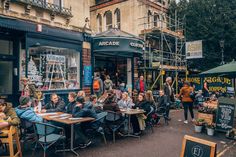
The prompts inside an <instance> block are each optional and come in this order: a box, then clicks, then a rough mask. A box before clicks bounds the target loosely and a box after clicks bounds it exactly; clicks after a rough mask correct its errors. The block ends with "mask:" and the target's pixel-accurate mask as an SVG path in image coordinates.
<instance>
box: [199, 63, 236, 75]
mask: <svg viewBox="0 0 236 157" xmlns="http://www.w3.org/2000/svg"><path fill="white" fill-rule="evenodd" d="M200 75H218V76H228V77H231V78H235V76H236V61H232V62H230V63H228V64H224V65H221V66H218V67H216V68H213V69H210V70H207V71H204V72H202V73H200Z"/></svg>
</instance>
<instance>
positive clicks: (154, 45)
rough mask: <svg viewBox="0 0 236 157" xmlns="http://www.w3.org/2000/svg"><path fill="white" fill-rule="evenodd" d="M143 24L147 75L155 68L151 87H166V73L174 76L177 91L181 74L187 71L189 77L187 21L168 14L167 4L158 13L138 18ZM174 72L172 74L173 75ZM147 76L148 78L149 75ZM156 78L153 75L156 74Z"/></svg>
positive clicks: (146, 4) (140, 23) (141, 25)
mask: <svg viewBox="0 0 236 157" xmlns="http://www.w3.org/2000/svg"><path fill="white" fill-rule="evenodd" d="M145 2H146V1H143V5H145V6H146V10H149V5H148V3H145ZM138 20H139V21H141V22H139V27H141V28H140V29H141V34H140V36H141V37H143V39H144V41H145V47H146V48H145V52H144V55H143V67H141V68H139V69H140V70H142V71H144V75H145V77H146V76H147V71H152V74H153V71H154V74H153V75H154V78H155V80H153V81H154V83H152V85H151V86H150V88H151V89H153V88H154V87H155V85H156V83H157V82H159V85H160V89H162V88H163V83H164V80H163V78H164V75H165V74H166V72H168V73H169V75H171V76H174V78H175V79H174V82H173V85H174V84H175V89H176V93H177V92H178V91H177V89H178V74H179V73H180V72H181V73H184V74H185V76H186V77H187V73H188V71H187V61H186V57H185V52H184V51H185V42H186V40H185V36H184V32H185V22H184V21H185V20H184V18H182V19H180V18H177V12H175V17H174V18H172V17H168V16H167V15H166V12H164V8H163V6H162V7H161V10H160V12H159V13H158V14H155V13H154V14H149V12H148V15H147V16H145V17H141V18H139V19H138ZM170 73H171V74H170ZM146 78H147V77H146ZM152 78H153V76H152Z"/></svg>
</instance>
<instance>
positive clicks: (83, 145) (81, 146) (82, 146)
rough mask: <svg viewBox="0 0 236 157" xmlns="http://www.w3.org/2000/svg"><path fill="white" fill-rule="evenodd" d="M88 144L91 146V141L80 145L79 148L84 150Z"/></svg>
mask: <svg viewBox="0 0 236 157" xmlns="http://www.w3.org/2000/svg"><path fill="white" fill-rule="evenodd" d="M90 144H92V141H88V143H85V144H80V145H79V148H82V149H84V148H86V147H88V146H89V145H90Z"/></svg>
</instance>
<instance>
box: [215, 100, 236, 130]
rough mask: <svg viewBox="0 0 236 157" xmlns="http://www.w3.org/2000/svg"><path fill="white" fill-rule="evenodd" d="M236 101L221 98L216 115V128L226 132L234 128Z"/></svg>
mask: <svg viewBox="0 0 236 157" xmlns="http://www.w3.org/2000/svg"><path fill="white" fill-rule="evenodd" d="M235 105H236V102H235V100H231V99H229V98H219V105H218V109H217V115H216V130H218V131H223V132H226V131H227V130H231V129H233V125H234V110H235Z"/></svg>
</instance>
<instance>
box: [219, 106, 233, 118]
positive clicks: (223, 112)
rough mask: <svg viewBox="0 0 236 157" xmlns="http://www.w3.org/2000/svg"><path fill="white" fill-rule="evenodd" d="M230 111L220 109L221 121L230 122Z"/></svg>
mask: <svg viewBox="0 0 236 157" xmlns="http://www.w3.org/2000/svg"><path fill="white" fill-rule="evenodd" d="M231 112H232V110H231V109H229V108H222V109H221V119H224V120H229V121H230V120H231V116H230V114H231Z"/></svg>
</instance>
